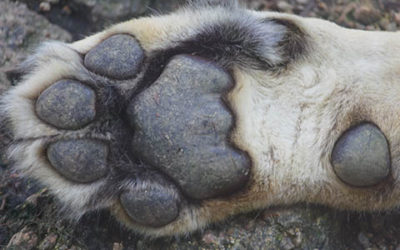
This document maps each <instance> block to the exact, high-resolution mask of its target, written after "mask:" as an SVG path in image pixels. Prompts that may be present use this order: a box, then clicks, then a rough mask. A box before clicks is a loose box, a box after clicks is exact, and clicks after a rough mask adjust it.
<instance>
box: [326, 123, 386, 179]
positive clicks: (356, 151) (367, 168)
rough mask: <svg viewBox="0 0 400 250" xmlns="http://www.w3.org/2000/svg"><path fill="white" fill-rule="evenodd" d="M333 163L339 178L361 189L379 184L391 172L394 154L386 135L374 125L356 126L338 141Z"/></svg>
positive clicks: (332, 156)
mask: <svg viewBox="0 0 400 250" xmlns="http://www.w3.org/2000/svg"><path fill="white" fill-rule="evenodd" d="M331 161H332V165H333V168H334V171H335V173H336V175H337V176H338V177H339V178H340V179H341V180H342V181H344V182H345V183H347V184H350V185H352V186H357V187H366V186H372V185H376V184H378V183H380V182H382V181H383V180H384V179H386V177H387V176H388V175H389V173H390V165H391V163H390V152H389V146H388V143H387V141H386V137H385V135H384V134H383V133H382V132H381V130H380V129H379V128H378V127H376V126H375V125H372V124H370V123H364V124H360V125H358V126H355V127H352V128H350V129H349V130H347V131H346V132H344V133H343V135H342V136H341V137H340V138H339V139H338V141H337V142H336V144H335V147H334V149H333V151H332V155H331Z"/></svg>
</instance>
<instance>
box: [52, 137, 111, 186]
mask: <svg viewBox="0 0 400 250" xmlns="http://www.w3.org/2000/svg"><path fill="white" fill-rule="evenodd" d="M107 156H108V146H107V145H106V144H105V143H103V142H101V141H96V140H89V139H78V140H63V141H58V142H55V143H53V144H50V146H49V147H48V148H47V157H48V159H49V162H50V163H51V165H52V166H53V167H54V168H55V169H56V170H57V171H58V172H59V173H61V174H62V175H63V176H64V177H66V178H68V179H70V180H72V181H75V182H80V183H86V182H92V181H95V180H98V179H100V178H101V177H103V176H104V175H105V174H106V173H107Z"/></svg>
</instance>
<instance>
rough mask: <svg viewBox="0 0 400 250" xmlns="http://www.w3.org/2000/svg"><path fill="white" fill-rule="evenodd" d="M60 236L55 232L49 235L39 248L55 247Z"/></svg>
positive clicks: (45, 249) (46, 249)
mask: <svg viewBox="0 0 400 250" xmlns="http://www.w3.org/2000/svg"><path fill="white" fill-rule="evenodd" d="M57 238H58V236H57V235H56V234H54V233H50V234H49V235H47V236H46V237H45V238H44V239H43V241H42V243H40V245H39V250H49V249H54V246H55V244H56V242H57Z"/></svg>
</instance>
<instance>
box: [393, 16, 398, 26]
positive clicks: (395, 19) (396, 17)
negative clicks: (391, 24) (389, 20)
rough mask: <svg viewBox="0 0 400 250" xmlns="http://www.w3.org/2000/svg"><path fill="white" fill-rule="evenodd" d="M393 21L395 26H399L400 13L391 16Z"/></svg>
mask: <svg viewBox="0 0 400 250" xmlns="http://www.w3.org/2000/svg"><path fill="white" fill-rule="evenodd" d="M393 19H394V21H395V22H396V24H397V25H399V26H400V13H395V14H393Z"/></svg>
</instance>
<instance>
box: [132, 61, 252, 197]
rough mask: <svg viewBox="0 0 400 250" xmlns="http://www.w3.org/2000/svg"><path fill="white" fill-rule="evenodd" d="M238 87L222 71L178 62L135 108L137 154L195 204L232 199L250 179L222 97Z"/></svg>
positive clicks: (206, 64)
mask: <svg viewBox="0 0 400 250" xmlns="http://www.w3.org/2000/svg"><path fill="white" fill-rule="evenodd" d="M232 84H233V83H232V79H231V77H230V76H229V74H227V73H226V72H225V71H224V70H223V69H221V68H219V67H218V66H217V65H215V64H213V63H211V62H208V61H204V60H202V59H200V58H196V57H191V56H184V55H181V56H176V57H174V58H173V59H172V60H171V61H170V62H169V63H168V65H167V66H166V68H165V70H164V72H163V73H162V74H161V76H160V77H159V79H158V80H157V81H156V82H155V83H153V84H152V86H150V87H149V88H148V89H147V90H145V91H144V92H142V93H141V94H140V95H139V96H137V97H135V99H134V100H133V101H132V102H131V103H130V105H129V108H128V112H127V113H128V116H129V118H130V121H131V125H132V127H133V129H134V131H135V134H134V138H133V142H132V147H133V151H134V154H135V155H139V156H140V157H141V159H142V160H144V161H145V163H146V164H149V165H151V166H154V167H156V168H158V169H160V170H161V171H163V172H164V173H166V174H167V175H169V176H170V177H171V178H172V179H173V180H174V181H176V182H177V183H178V184H179V186H180V187H181V188H182V190H183V192H184V193H185V194H187V195H188V196H190V197H192V198H195V199H205V198H210V197H215V196H218V195H223V194H227V193H229V192H232V191H234V190H236V189H238V188H239V187H242V186H243V185H244V184H245V182H246V181H247V179H248V177H249V160H248V158H247V157H246V155H245V154H244V153H243V152H240V151H238V150H236V149H234V148H233V147H232V146H231V145H230V143H229V137H228V135H229V132H230V130H231V129H232V126H233V116H232V114H231V112H230V111H229V109H228V108H227V106H226V105H225V103H224V102H223V101H222V99H221V95H223V94H224V93H226V92H227V91H229V89H230V88H231V87H232Z"/></svg>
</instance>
